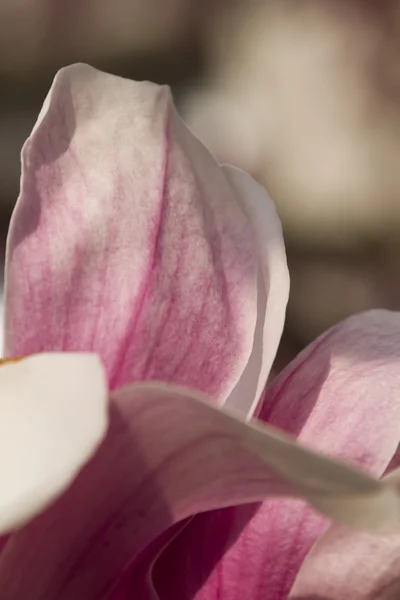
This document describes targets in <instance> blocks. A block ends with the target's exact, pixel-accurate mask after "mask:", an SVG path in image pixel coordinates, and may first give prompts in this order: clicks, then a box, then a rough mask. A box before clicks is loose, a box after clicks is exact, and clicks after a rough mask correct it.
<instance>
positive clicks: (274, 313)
mask: <svg viewBox="0 0 400 600" xmlns="http://www.w3.org/2000/svg"><path fill="white" fill-rule="evenodd" d="M224 171H225V173H226V175H227V177H228V179H229V181H230V182H231V184H232V187H233V188H234V190H236V192H237V194H238V198H239V202H240V203H241V206H242V208H243V210H244V212H245V213H246V214H247V215H248V218H249V221H250V223H251V226H252V229H253V231H254V236H255V242H256V245H257V248H258V252H259V257H260V267H259V268H260V272H259V277H258V313H257V323H256V330H255V335H254V343H253V351H252V354H251V356H250V359H249V362H248V363H247V366H246V369H245V372H244V373H243V375H242V378H241V380H240V382H239V384H238V385H237V386H236V388H235V389H234V391H233V392H232V394H231V395H230V397H229V398H228V400H227V402H226V406H227V407H229V408H234V409H236V410H238V411H240V413H241V414H245V415H246V414H247V416H249V417H250V416H252V414H253V412H254V410H255V408H256V406H257V402H258V401H259V399H260V395H261V393H262V391H263V389H264V387H265V382H266V381H267V378H268V375H269V372H270V369H271V367H272V363H273V360H274V358H275V355H276V350H277V348H278V345H279V342H280V339H281V335H282V331H283V325H284V322H285V315H286V305H287V301H288V297H289V271H288V268H287V263H286V253H285V246H284V242H283V235H282V226H281V222H280V220H279V217H278V214H277V212H276V208H275V206H274V203H273V202H272V200H271V199H270V198H269V196H268V194H267V193H266V191H265V189H264V188H263V187H262V186H261V185H259V184H258V183H257V182H256V181H254V179H252V178H251V177H250V176H249V175H247V173H244V172H243V171H240V170H239V169H235V168H234V167H229V166H226V167H224ZM254 388H255V392H254ZM251 399H253V403H252V404H249V401H250V402H251Z"/></svg>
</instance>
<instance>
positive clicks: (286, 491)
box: [0, 384, 400, 600]
mask: <svg viewBox="0 0 400 600" xmlns="http://www.w3.org/2000/svg"><path fill="white" fill-rule="evenodd" d="M112 409H113V410H112V414H111V427H110V430H109V433H108V436H107V438H106V440H105V442H104V444H103V445H102V447H101V448H100V450H99V452H98V453H97V455H96V456H95V457H94V459H93V460H92V461H91V463H89V465H87V467H86V468H85V469H84V471H83V472H82V473H81V475H80V476H79V477H78V478H77V479H76V480H75V482H74V484H73V485H72V486H71V487H70V488H69V489H68V490H67V492H66V493H65V494H64V496H63V497H62V498H60V499H59V501H58V502H57V503H56V504H54V505H53V506H52V507H50V508H49V510H48V511H46V512H45V513H43V514H42V515H41V516H40V517H39V518H38V519H36V520H35V521H34V522H32V523H30V524H28V525H27V526H26V527H25V528H24V529H22V530H21V531H19V532H17V533H16V534H14V535H13V536H11V538H10V540H9V541H8V543H7V544H6V546H5V548H4V549H3V551H2V553H1V555H0V589H1V590H2V593H3V595H4V597H6V598H7V600H26V598H27V597H29V599H30V600H39V599H40V600H50V599H51V600H53V599H54V598H55V597H56V598H57V599H58V600H75V599H76V598H85V600H94V599H96V598H103V597H107V594H109V593H111V592H112V589H113V587H114V586H116V585H118V584H119V583H120V578H121V577H123V576H124V574H125V573H126V572H127V571H126V570H127V569H128V568H129V566H130V565H132V563H133V561H135V559H137V558H138V556H139V555H140V553H141V552H142V551H143V550H144V549H145V548H147V547H148V545H149V544H151V543H152V541H153V540H155V539H156V537H157V536H159V535H160V534H162V533H163V532H165V531H166V530H167V529H168V528H169V527H170V526H171V525H173V524H174V523H177V522H179V521H182V520H183V519H185V518H187V517H189V516H191V515H194V514H197V513H199V512H203V511H206V510H212V509H215V508H220V507H224V506H230V505H235V504H240V503H250V502H254V501H258V500H260V499H262V498H265V497H267V496H271V495H275V496H277V495H281V496H285V495H291V496H298V497H305V498H307V499H308V500H309V501H310V502H312V503H313V504H314V505H316V506H318V507H323V509H324V510H325V511H326V512H327V514H329V515H330V516H333V517H335V518H337V519H338V520H340V521H342V522H345V523H351V524H357V525H360V526H362V527H368V528H376V527H383V526H396V527H400V493H399V490H398V489H397V488H396V487H395V486H392V485H391V484H390V483H381V482H379V481H377V480H375V479H373V478H372V477H369V476H368V475H365V474H363V473H362V472H361V471H358V470H356V469H355V468H353V467H350V466H348V465H346V464H345V463H341V462H337V461H334V460H330V459H328V458H324V457H323V456H322V455H319V454H316V453H314V452H312V451H311V450H308V449H307V448H306V447H302V446H299V445H298V444H297V443H296V442H295V441H293V440H292V439H291V438H289V437H287V436H286V435H284V434H280V433H278V431H276V430H274V429H273V428H270V427H269V426H267V427H266V426H263V425H261V424H253V425H249V424H246V423H244V422H243V421H240V420H239V419H237V418H236V417H233V416H230V415H229V414H228V413H227V412H226V411H222V410H220V409H217V408H215V407H213V406H212V405H211V404H210V403H209V401H208V400H206V399H203V398H202V397H200V396H196V395H195V394H194V393H191V392H189V391H186V390H185V389H182V388H175V387H173V386H171V387H167V386H165V385H163V384H158V385H157V384H138V385H134V386H131V387H130V388H126V389H125V390H121V391H120V392H117V394H116V395H115V396H114V400H113V404H112Z"/></svg>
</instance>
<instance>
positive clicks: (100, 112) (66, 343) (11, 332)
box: [5, 65, 276, 402]
mask: <svg viewBox="0 0 400 600" xmlns="http://www.w3.org/2000/svg"><path fill="white" fill-rule="evenodd" d="M22 160H23V174H22V186H21V194H20V198H19V200H18V204H17V207H16V210H15V213H14V216H13V219H12V224H11V231H10V236H9V240H8V259H7V261H8V262H7V273H6V292H5V297H6V304H7V306H6V348H7V354H8V355H15V354H18V355H20V354H29V353H33V352H41V351H44V350H85V351H93V352H96V353H98V354H99V355H100V356H101V358H102V359H103V361H104V363H105V365H106V368H107V373H108V377H109V382H110V384H111V387H112V388H115V387H120V386H121V385H123V384H125V383H127V382H132V381H137V380H147V379H160V380H164V381H173V382H175V383H180V384H185V385H188V386H190V387H192V388H195V389H199V390H201V391H203V392H206V393H207V394H208V395H209V396H211V397H213V398H215V399H218V400H219V401H221V402H222V401H223V400H224V399H225V398H226V397H227V396H228V395H229V394H230V392H231V391H232V390H233V389H234V387H235V385H236V384H237V382H238V381H239V379H240V377H241V375H242V373H243V370H244V369H245V367H246V364H247V362H248V360H249V357H250V355H251V352H252V348H253V338H254V332H255V325H256V319H257V271H258V262H259V259H258V256H257V253H258V250H257V248H256V246H255V243H254V239H253V238H254V234H253V232H252V228H251V225H250V223H249V220H248V218H247V217H246V216H245V214H244V213H243V211H242V210H241V209H240V207H239V204H238V202H237V200H236V196H237V193H236V192H235V191H234V190H233V189H232V187H231V185H230V183H229V182H228V181H227V178H226V176H225V174H224V172H223V171H222V170H221V169H220V168H219V166H218V165H217V164H216V162H215V161H214V159H213V158H212V157H211V155H210V154H209V153H208V151H207V150H206V149H205V148H204V147H203V146H202V145H201V144H200V142H198V140H197V139H196V138H195V137H194V136H192V134H191V133H190V132H189V130H188V129H187V128H186V127H185V126H184V125H183V123H182V122H181V120H180V119H179V117H177V115H176V113H175V111H174V108H173V105H172V100H171V94H170V92H169V90H168V89H167V88H165V87H163V88H161V87H158V86H156V85H153V84H150V83H146V82H144V83H143V82H142V83H136V82H133V81H128V80H123V79H120V78H118V77H114V76H111V75H106V74H103V73H100V72H99V71H96V70H95V69H92V68H90V67H88V66H84V65H77V66H73V67H68V68H65V69H63V70H61V71H60V72H59V74H58V75H57V76H56V78H55V81H54V84H53V87H52V89H51V91H50V93H49V96H48V98H47V100H46V102H45V105H44V107H43V109H42V112H41V115H40V117H39V120H38V123H37V124H36V127H35V129H34V131H33V132H32V135H31V136H30V138H29V139H28V141H27V142H26V144H25V146H24V150H23V157H22ZM273 344H276V340H274V342H273Z"/></svg>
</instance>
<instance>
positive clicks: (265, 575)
mask: <svg viewBox="0 0 400 600" xmlns="http://www.w3.org/2000/svg"><path fill="white" fill-rule="evenodd" d="M399 391H400V315H399V314H398V313H389V312H384V311H374V312H370V313H365V314H362V315H358V316H356V317H352V318H350V319H348V320H347V321H344V322H343V323H341V324H339V325H338V326H336V327H334V328H333V329H332V330H330V331H328V332H327V333H326V334H324V335H323V336H322V337H321V338H319V339H318V340H316V342H314V343H313V344H311V345H310V346H309V347H308V348H307V349H306V350H305V351H304V352H303V353H301V354H300V355H299V356H298V358H297V359H296V360H295V361H294V362H293V363H291V364H290V365H289V366H288V367H287V368H286V369H285V370H284V371H283V372H282V373H281V374H280V375H279V376H278V377H277V378H276V379H275V380H274V382H273V384H272V386H271V387H270V388H269V389H268V390H267V393H266V397H265V399H264V407H263V410H262V412H261V415H260V417H261V418H262V419H263V420H266V421H268V422H269V423H270V424H273V425H275V426H277V427H279V428H281V429H283V430H285V431H287V432H290V433H291V434H293V435H295V436H296V437H297V438H298V439H299V440H300V441H301V442H303V443H306V444H308V445H309V446H312V447H314V448H315V449H318V450H321V451H323V452H326V453H329V454H330V455H334V456H337V457H340V458H343V459H347V460H350V461H352V462H353V463H355V464H357V465H359V466H361V467H364V468H366V469H368V471H369V472H371V473H372V474H374V475H375V476H381V475H382V474H383V473H384V471H385V469H386V468H387V466H388V464H389V462H390V461H391V459H392V457H393V455H394V453H395V451H396V448H397V446H398V443H399V439H400V393H399ZM389 479H390V478H389ZM389 479H388V480H389ZM390 480H391V481H392V482H393V484H394V485H398V484H397V482H396V481H394V480H393V479H390ZM328 527H329V520H328V519H326V518H324V517H323V516H321V515H320V514H318V513H316V511H315V510H314V509H313V508H311V507H309V506H307V505H305V504H304V503H302V502H299V501H297V500H292V499H290V500H276V499H271V500H266V501H264V502H263V503H262V504H261V505H253V506H245V507H236V508H234V509H225V510H220V511H216V512H213V513H210V514H206V515H200V516H197V517H195V518H194V519H193V520H192V522H191V523H189V524H188V526H187V527H186V529H185V531H184V532H183V533H182V534H181V535H180V536H178V537H177V538H176V539H175V540H174V541H173V542H172V543H171V545H170V546H169V547H167V548H166V549H165V550H164V552H163V553H162V554H161V556H160V557H159V560H158V561H157V563H156V564H155V566H154V569H153V574H152V575H153V581H154V585H155V588H156V589H157V592H158V594H159V597H160V598H161V599H162V600H167V599H168V600H169V599H173V598H179V599H180V600H189V599H190V600H192V599H194V598H195V599H196V600H218V599H219V598H223V599H224V600H241V599H242V598H247V597H248V598H251V599H252V600H266V599H268V600H284V599H286V598H287V597H288V594H289V592H290V589H291V587H292V584H293V581H294V579H295V577H296V574H297V572H298V570H299V568H300V566H301V564H302V562H303V561H304V559H305V557H306V555H307V553H308V552H309V550H310V548H311V547H312V546H313V544H314V543H315V541H316V540H317V539H318V538H319V537H320V536H321V535H322V534H323V533H324V532H325V531H326V529H327V528H328ZM349 539H350V540H352V539H356V540H360V539H364V538H363V536H362V535H360V536H358V537H357V535H356V534H353V536H352V535H351V534H350V535H349ZM370 539H373V537H371V538H370ZM385 539H386V538H382V540H385ZM392 543H393V542H391V541H390V540H389V541H387V542H384V544H385V545H384V551H387V548H388V547H389V548H390V547H391V545H392ZM376 544H377V542H376ZM360 549H362V543H360V544H359V550H360ZM337 551H338V552H339V551H340V545H337ZM351 551H352V549H351V546H349V551H348V553H347V554H346V552H345V557H346V558H345V557H340V558H338V568H337V570H335V569H334V570H333V571H332V577H327V578H325V579H324V578H323V576H322V574H323V573H324V572H326V570H327V569H328V566H327V565H326V562H325V561H324V557H323V551H321V555H320V556H317V558H316V560H320V563H319V566H318V569H317V571H316V573H317V574H316V575H315V577H317V576H318V577H319V576H320V581H321V584H320V585H321V590H325V591H326V590H327V589H328V587H329V586H332V589H334V581H335V580H336V576H337V571H339V570H340V568H342V567H341V566H342V564H344V562H345V560H346V559H347V560H348V562H349V564H351V561H350V560H349V556H350V553H351ZM357 556H358V557H360V552H359V551H358V554H357V553H356V554H355V558H354V561H355V563H357V558H356V557H357ZM376 563H377V561H376V560H375V559H373V558H371V567H373V566H374V565H375V564H376ZM383 568H384V567H382V569H383ZM385 568H386V567H385ZM349 569H350V567H349ZM355 571H356V569H355ZM373 572H375V573H376V571H374V569H373V568H371V575H370V577H373V575H372V573H373ZM314 574H315V573H314V570H313V563H310V567H309V569H308V570H307V577H308V578H309V581H308V579H307V580H306V581H307V589H306V592H307V593H306V595H305V598H307V600H311V598H314V596H313V595H312V593H313V591H314V593H315V594H316V596H318V593H317V592H318V591H319V590H320V588H318V587H317V588H316V589H315V590H314V581H315V578H314ZM359 577H360V576H359V575H357V574H356V573H355V574H354V578H355V580H356V579H357V581H358V579H359ZM345 582H346V576H343V577H341V578H339V579H338V586H340V585H341V586H342V587H340V589H341V590H342V591H343V589H345V587H344V586H345ZM308 584H309V585H308ZM325 585H326V587H324V586H325ZM132 589H134V588H132ZM354 589H355V588H354ZM363 589H364V588H363V587H360V590H363ZM307 594H308V595H307ZM353 595H354V597H355V598H356V595H355V592H354V594H353V588H350V590H349V593H348V594H345V593H343V594H342V595H340V594H338V595H334V596H333V598H334V599H335V600H343V599H344V598H353ZM318 597H319V596H318ZM322 597H323V598H325V596H324V595H323V594H322ZM371 597H374V596H371ZM327 598H330V596H329V594H328V595H327ZM357 598H358V597H357ZM360 598H363V599H364V596H360ZM374 598H375V597H374Z"/></svg>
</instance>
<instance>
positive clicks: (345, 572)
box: [289, 449, 400, 600]
mask: <svg viewBox="0 0 400 600" xmlns="http://www.w3.org/2000/svg"><path fill="white" fill-rule="evenodd" d="M399 459H400V453H399V449H398V450H397V452H396V454H395V456H394V458H393V460H392V464H391V465H389V469H390V468H391V467H393V466H394V465H396V466H398V464H399ZM384 480H385V481H389V482H390V483H391V484H393V485H396V486H397V487H398V488H400V469H399V468H397V469H395V470H394V471H392V472H391V473H389V475H387V476H386V477H384ZM399 568H400V534H399V532H398V531H396V530H395V531H394V533H392V534H391V535H389V534H386V535H371V534H369V533H365V532H359V531H353V530H351V529H350V530H349V529H348V528H344V527H341V526H340V525H336V524H335V525H332V526H331V527H330V528H329V529H328V531H327V532H326V533H325V535H323V536H322V537H321V539H319V540H318V541H317V543H316V544H315V545H314V547H313V548H312V550H311V552H310V553H309V555H308V556H307V559H306V560H305V562H304V563H303V565H302V567H301V569H300V572H299V574H298V576H297V578H296V581H295V583H294V586H293V588H292V590H291V593H290V596H289V598H290V599H291V600H308V599H309V598H310V597H318V598H319V599H320V600H342V598H352V599H353V598H354V600H372V599H373V600H397V599H398V598H399V596H400V578H399Z"/></svg>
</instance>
